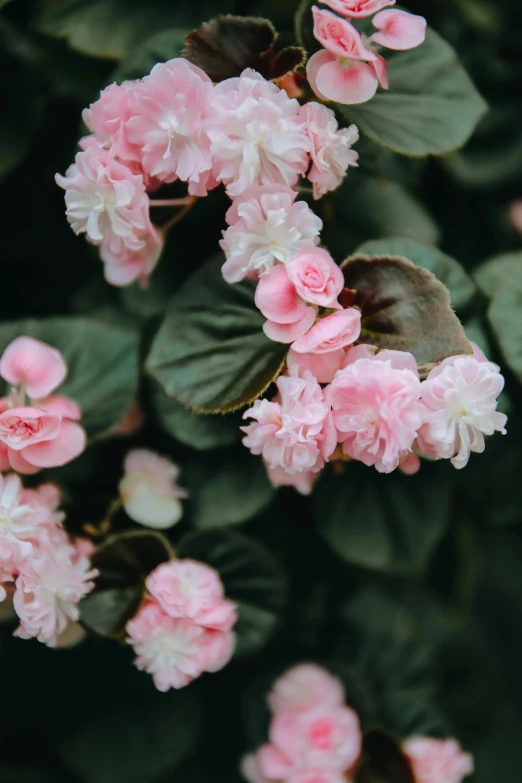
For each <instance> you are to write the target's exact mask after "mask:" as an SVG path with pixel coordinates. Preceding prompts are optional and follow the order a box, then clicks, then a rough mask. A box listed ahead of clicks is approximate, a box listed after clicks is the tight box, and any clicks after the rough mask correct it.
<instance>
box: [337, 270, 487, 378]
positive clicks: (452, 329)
mask: <svg viewBox="0 0 522 783" xmlns="http://www.w3.org/2000/svg"><path fill="white" fill-rule="evenodd" d="M342 269H343V272H344V279H345V284H346V287H347V288H351V289H355V291H356V294H355V301H354V303H355V305H357V306H358V307H359V308H360V309H361V311H362V329H361V337H360V342H365V343H371V344H373V345H377V346H378V347H379V348H391V349H394V350H398V351H409V352H410V353H412V354H413V355H414V356H415V358H416V360H417V363H418V364H419V365H420V366H424V365H430V364H432V363H436V362H440V361H442V359H445V358H446V357H448V356H454V355H456V354H462V353H472V348H471V346H470V344H469V341H468V339H467V338H466V335H465V332H464V329H463V328H462V324H461V323H460V321H459V319H458V318H457V316H456V315H455V313H454V312H453V310H452V309H451V305H450V296H449V292H448V289H447V288H446V287H445V286H444V285H442V283H440V282H439V281H438V280H437V279H436V278H435V276H434V275H433V274H432V273H431V272H428V271H427V270H425V269H421V268H420V267H417V266H414V264H412V262H411V261H408V259H406V258H401V257H399V256H397V257H373V258H372V257H370V256H365V255H355V256H352V257H351V258H348V259H346V261H345V262H344V263H343V264H342Z"/></svg>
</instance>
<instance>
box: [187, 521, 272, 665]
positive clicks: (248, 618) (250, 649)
mask: <svg viewBox="0 0 522 783" xmlns="http://www.w3.org/2000/svg"><path fill="white" fill-rule="evenodd" d="M178 555H179V557H191V558H194V559H195V560H201V561H202V562H203V563H208V564H209V565H211V566H212V567H213V568H215V569H216V571H218V572H219V575H220V577H221V579H222V580H223V584H224V586H225V593H226V596H227V598H229V599H230V600H232V601H234V602H235V603H236V604H237V607H238V613H239V619H238V622H237V624H236V626H235V628H234V631H235V632H236V634H237V651H236V654H237V655H250V654H253V653H255V652H257V651H259V650H260V649H261V648H262V647H264V645H265V644H266V643H267V642H268V640H269V639H270V637H271V636H272V634H273V633H274V631H275V629H276V627H277V625H278V622H279V617H280V613H281V611H282V608H283V606H284V603H285V593H286V580H285V576H284V574H283V572H282V570H281V567H280V565H279V563H278V562H277V560H276V559H275V557H274V556H273V555H272V553H271V552H269V551H268V549H265V547H264V546H262V545H261V544H259V543H258V542H257V541H254V540H253V539H250V538H247V537H246V536H244V535H240V534H239V533H236V532H232V531H230V530H205V531H200V532H196V533H190V534H188V535H186V536H185V537H184V538H182V539H181V541H180V542H179V546H178Z"/></svg>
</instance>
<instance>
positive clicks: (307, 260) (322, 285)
mask: <svg viewBox="0 0 522 783" xmlns="http://www.w3.org/2000/svg"><path fill="white" fill-rule="evenodd" d="M285 269H286V272H287V274H288V277H289V278H290V280H291V282H292V283H293V284H294V286H295V290H296V292H297V294H298V296H300V297H301V299H302V300H304V301H305V302H307V303H309V304H312V305H319V306H320V307H339V305H338V303H337V297H338V296H339V294H340V293H341V291H342V290H343V286H344V277H343V273H342V271H341V269H340V267H338V266H337V264H336V263H335V261H334V260H333V258H332V257H331V255H330V253H328V251H327V250H324V248H322V247H314V248H310V249H308V248H305V249H303V250H300V251H299V252H298V253H296V254H295V255H293V256H292V257H291V258H289V259H288V261H287V262H286V264H285ZM274 320H275V319H274Z"/></svg>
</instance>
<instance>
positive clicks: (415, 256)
mask: <svg viewBox="0 0 522 783" xmlns="http://www.w3.org/2000/svg"><path fill="white" fill-rule="evenodd" d="M355 252H356V253H363V254H365V255H368V256H404V257H405V258H408V259H409V260H410V261H413V263H414V264H415V265H416V266H421V267H423V269H427V270H428V271H429V272H433V274H434V275H435V277H436V278H437V280H440V282H441V283H443V284H444V285H445V286H446V288H447V289H448V290H449V292H450V294H451V304H452V306H453V307H455V308H456V309H457V310H459V309H460V308H462V307H466V305H469V303H470V302H471V300H472V299H473V297H474V295H475V291H476V288H475V284H474V283H473V280H472V279H471V277H470V276H469V275H468V274H467V273H466V272H465V271H464V269H463V268H462V266H461V265H460V264H459V262H458V261H455V259H454V258H451V256H447V255H446V254H445V253H442V252H441V251H440V250H438V249H437V248H436V247H429V246H426V245H421V244H420V242H415V240H413V239H408V238H403V237H386V238H385V239H374V240H370V241H369V242H365V243H364V244H362V245H360V246H359V247H358V248H357V250H356V251H355ZM521 257H522V256H521Z"/></svg>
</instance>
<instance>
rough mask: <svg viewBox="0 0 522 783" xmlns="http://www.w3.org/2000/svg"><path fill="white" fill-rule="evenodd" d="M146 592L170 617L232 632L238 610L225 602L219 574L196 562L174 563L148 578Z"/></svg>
mask: <svg viewBox="0 0 522 783" xmlns="http://www.w3.org/2000/svg"><path fill="white" fill-rule="evenodd" d="M146 586H147V590H148V591H149V593H150V595H151V596H153V598H155V599H156V601H157V602H158V603H159V605H160V606H161V608H162V609H163V611H164V612H166V613H167V614H168V615H169V616H170V617H181V618H184V619H186V620H191V621H192V622H194V623H196V624H197V625H202V626H205V627H206V628H212V629H214V630H217V631H230V630H231V629H232V628H233V626H234V625H235V623H236V620H237V610H236V607H235V605H234V604H233V603H232V602H231V601H227V600H226V599H225V592H224V588H223V584H222V582H221V579H220V577H219V574H218V573H217V571H215V570H214V569H213V568H210V566H207V565H205V564H204V563H198V562H196V561H195V560H171V561H170V562H169V563H163V564H162V565H159V566H158V567H157V568H156V569H155V570H154V571H152V573H151V574H149V576H148V577H147V581H146Z"/></svg>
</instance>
